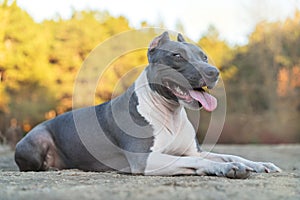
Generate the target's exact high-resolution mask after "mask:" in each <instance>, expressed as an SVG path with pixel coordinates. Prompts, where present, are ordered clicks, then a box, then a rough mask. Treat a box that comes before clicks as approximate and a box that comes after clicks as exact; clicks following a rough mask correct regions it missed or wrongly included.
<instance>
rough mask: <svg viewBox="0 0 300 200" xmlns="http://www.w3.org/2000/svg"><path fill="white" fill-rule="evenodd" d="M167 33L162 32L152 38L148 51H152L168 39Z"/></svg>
mask: <svg viewBox="0 0 300 200" xmlns="http://www.w3.org/2000/svg"><path fill="white" fill-rule="evenodd" d="M169 40H170V37H169V33H168V32H167V31H165V32H163V34H161V35H160V36H157V37H156V38H154V39H153V40H152V42H151V43H150V45H149V51H153V50H154V49H155V48H157V47H159V46H161V45H162V44H163V43H165V42H166V41H169Z"/></svg>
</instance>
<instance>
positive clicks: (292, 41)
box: [0, 1, 300, 143]
mask: <svg viewBox="0 0 300 200" xmlns="http://www.w3.org/2000/svg"><path fill="white" fill-rule="evenodd" d="M0 19H1V20H0V131H1V132H2V133H4V132H5V131H6V129H7V128H8V127H9V122H10V120H11V119H12V118H15V119H17V121H18V124H19V125H21V127H22V129H23V130H24V132H26V131H29V130H30V129H31V128H32V127H33V126H34V125H36V124H37V123H39V122H41V121H43V120H46V119H50V118H52V117H55V116H56V115H58V114H61V113H63V112H66V111H69V110H71V109H72V95H73V89H74V81H75V78H76V76H77V74H78V72H79V70H80V67H81V65H82V63H83V61H84V60H85V59H86V57H87V56H88V55H89V53H90V52H91V50H92V49H94V48H95V47H96V46H97V45H98V44H100V43H101V42H103V41H105V40H106V39H108V38H109V37H111V36H114V35H116V34H118V33H121V32H123V31H128V30H133V28H132V27H130V26H129V22H128V20H127V19H126V18H124V17H122V16H120V17H113V16H111V15H110V14H109V13H107V12H100V11H81V12H77V11H74V13H73V16H72V17H71V18H70V19H67V20H64V19H61V18H59V17H58V18H57V19H53V20H47V21H43V22H41V23H37V22H35V21H34V20H33V19H32V18H31V16H30V15H29V14H28V13H26V12H25V11H24V10H22V9H21V8H19V7H18V6H17V4H16V2H15V1H14V2H12V3H8V2H7V1H4V2H3V3H2V4H0ZM145 23H146V22H143V24H141V27H142V26H145ZM148 35H149V37H148V38H145V40H148V41H149V42H150V38H151V37H152V36H153V35H155V33H153V32H151V31H149V34H148ZM127 42H133V43H134V42H135V41H127ZM197 43H198V44H199V45H200V46H201V47H202V48H203V49H204V50H205V51H207V53H208V55H209V56H210V59H211V62H213V63H214V64H215V65H216V66H217V67H218V68H219V69H220V70H221V72H222V77H223V80H224V81H225V87H226V95H227V103H228V107H227V118H226V123H225V127H224V130H223V134H222V135H221V138H220V142H224V143H232V142H235V143H261V142H263V143H279V142H300V124H299V120H300V12H299V11H298V12H296V13H295V15H294V17H293V18H290V19H287V20H286V21H283V22H274V23H267V22H261V23H259V24H257V26H256V29H255V30H254V31H253V33H252V34H251V35H250V36H249V42H248V44H246V45H243V46H231V45H228V43H226V41H223V40H222V39H220V36H219V33H218V31H217V30H216V29H215V28H214V27H213V26H211V27H210V28H209V29H208V30H207V33H206V34H204V35H202V37H201V38H200V40H199V41H197ZM122 45H127V44H126V42H125V43H124V44H122ZM114 48H117V47H111V48H108V49H107V52H106V53H107V54H110V52H113V51H114ZM103 56H105V55H103ZM99 59H101V58H99ZM146 64H147V57H146V49H139V50H137V51H133V52H129V53H128V54H126V55H124V56H121V57H119V58H118V59H116V60H115V61H114V62H112V63H111V67H109V70H107V71H106V72H105V73H106V74H105V76H102V78H101V79H100V80H99V82H98V83H99V87H97V89H96V91H95V103H101V102H104V101H107V100H109V99H110V98H112V93H113V92H114V95H118V94H120V93H122V91H124V90H125V89H126V88H127V87H128V86H129V85H130V84H131V83H132V82H133V80H134V78H135V77H136V76H137V75H138V74H139V73H140V71H141V70H142V69H143V67H144V66H146ZM137 66H140V67H138V68H137ZM95 67H98V66H95ZM99 67H101V66H99ZM128 71H131V73H132V74H131V75H132V76H130V78H126V79H122V81H121V82H118V80H119V79H120V77H122V76H124V75H125V74H126V73H127V72H128ZM83 82H84V80H83ZM117 83H118V84H119V87H118V88H117V89H116V84H117ZM203 115H208V114H207V113H204V114H203ZM204 122H205V120H203V123H204ZM205 129H206V125H202V126H201V128H200V130H201V131H202V132H205Z"/></svg>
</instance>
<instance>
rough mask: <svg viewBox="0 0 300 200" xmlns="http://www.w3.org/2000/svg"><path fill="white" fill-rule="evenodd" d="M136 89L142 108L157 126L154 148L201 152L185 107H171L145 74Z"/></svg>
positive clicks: (174, 152)
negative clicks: (150, 86)
mask: <svg viewBox="0 0 300 200" xmlns="http://www.w3.org/2000/svg"><path fill="white" fill-rule="evenodd" d="M135 93H136V95H137V97H138V100H139V105H138V106H137V110H138V112H139V113H140V114H141V115H142V116H143V117H144V118H145V120H146V121H148V122H149V124H150V125H151V126H152V128H153V135H154V141H153V146H152V147H151V150H152V151H153V152H162V153H166V154H171V155H187V154H190V153H195V152H197V146H196V142H195V137H196V133H195V130H194V128H193V126H192V124H191V123H190V121H189V120H188V118H187V114H186V112H185V110H184V108H183V107H180V108H177V109H175V110H172V109H170V107H168V106H170V105H166V104H165V103H166V102H164V101H163V100H162V97H160V96H159V95H158V94H156V93H154V92H152V91H151V89H150V88H149V86H148V84H147V79H146V77H145V74H142V75H141V76H140V78H139V79H138V80H137V81H136V90H135Z"/></svg>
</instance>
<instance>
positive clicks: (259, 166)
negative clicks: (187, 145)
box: [194, 152, 282, 173]
mask: <svg viewBox="0 0 300 200" xmlns="http://www.w3.org/2000/svg"><path fill="white" fill-rule="evenodd" d="M197 155H198V156H199V157H201V158H204V159H208V160H211V161H215V162H237V163H243V164H244V165H246V166H248V167H250V168H252V169H253V170H254V171H255V172H257V173H263V172H266V173H271V172H281V171H282V170H281V169H280V168H279V167H277V166H276V165H274V164H273V163H270V162H254V161H251V160H247V159H245V158H242V157H239V156H234V155H228V154H217V153H210V152H198V153H197ZM194 156H195V155H194Z"/></svg>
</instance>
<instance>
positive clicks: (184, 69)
mask: <svg viewBox="0 0 300 200" xmlns="http://www.w3.org/2000/svg"><path fill="white" fill-rule="evenodd" d="M148 60H149V65H148V66H147V67H146V68H145V70H144V71H143V72H142V73H141V75H140V76H139V78H138V79H137V80H136V81H135V82H134V83H133V85H132V86H131V87H130V88H129V89H128V90H127V91H126V92H125V93H124V94H122V95H121V96H119V97H117V98H115V99H112V100H111V101H109V102H106V103H104V104H100V105H97V106H94V107H88V108H82V109H78V110H74V111H72V112H68V113H65V114H63V115H60V116H58V117H56V118H54V119H52V120H49V121H45V122H43V123H42V124H40V125H38V126H37V127H35V128H34V129H33V130H32V131H31V132H29V133H28V134H27V135H26V136H25V137H24V138H23V139H22V140H21V141H20V142H19V143H18V144H17V147H16V153H15V160H16V163H17V164H18V166H19V169H20V170H21V171H43V170H50V169H70V168H76V169H80V170H85V171H111V170H115V171H119V172H125V173H134V174H144V175H178V174H194V175H217V176H226V177H230V178H246V177H248V176H249V175H250V172H279V171H280V169H279V168H278V167H276V166H275V165H274V164H272V163H263V162H253V161H250V160H246V159H244V158H241V157H238V156H232V155H223V154H213V153H207V152H203V151H201V148H200V147H199V145H198V142H197V138H196V132H195V130H194V128H193V126H192V124H191V123H190V121H189V120H188V118H187V114H186V112H185V109H184V107H188V108H190V109H200V108H203V109H205V110H207V111H210V112H211V111H213V110H215V109H216V107H217V99H216V98H215V97H214V96H212V95H211V94H209V92H208V90H210V89H213V88H214V87H215V85H216V84H217V81H218V78H219V70H218V69H217V68H216V67H214V66H212V65H210V64H208V60H207V56H206V55H205V53H204V52H203V51H202V50H201V49H200V48H199V47H197V46H195V45H193V44H190V43H187V42H186V41H185V40H184V38H183V36H182V35H181V34H178V37H177V41H171V40H170V38H169V34H168V33H167V32H164V33H163V34H161V35H159V36H158V37H156V38H154V39H153V41H152V42H151V43H150V45H149V49H148Z"/></svg>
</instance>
